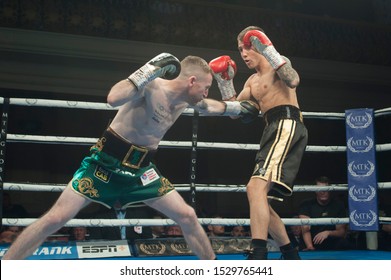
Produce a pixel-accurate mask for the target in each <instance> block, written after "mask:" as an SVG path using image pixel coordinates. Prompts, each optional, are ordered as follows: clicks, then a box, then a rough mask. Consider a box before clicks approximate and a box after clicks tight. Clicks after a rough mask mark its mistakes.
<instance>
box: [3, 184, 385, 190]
mask: <svg viewBox="0 0 391 280" xmlns="http://www.w3.org/2000/svg"><path fill="white" fill-rule="evenodd" d="M195 186H196V189H197V191H201V192H245V191H246V186H245V185H222V184H195ZM65 187H66V185H65V184H33V183H11V182H4V183H3V188H4V190H9V191H39V192H41V191H45V192H62V191H63V190H64V189H65ZM174 187H175V189H176V190H177V191H190V187H189V184H174ZM378 189H391V182H379V183H378ZM347 190H348V186H347V185H346V184H341V185H330V186H316V185H296V186H294V187H293V191H294V192H318V191H347Z"/></svg>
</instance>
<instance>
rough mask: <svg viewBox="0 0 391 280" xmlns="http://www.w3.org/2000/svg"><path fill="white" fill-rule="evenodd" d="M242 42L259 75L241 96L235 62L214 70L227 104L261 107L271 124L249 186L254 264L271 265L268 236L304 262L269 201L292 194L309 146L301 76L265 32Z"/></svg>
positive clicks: (219, 63) (216, 64) (215, 63)
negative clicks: (300, 99) (299, 91)
mask: <svg viewBox="0 0 391 280" xmlns="http://www.w3.org/2000/svg"><path fill="white" fill-rule="evenodd" d="M237 41H238V49H239V52H240V55H241V57H242V59H243V61H244V63H245V64H246V65H247V67H248V68H249V69H254V70H255V71H256V73H254V74H253V75H251V76H250V77H249V78H248V79H247V81H246V83H245V84H244V87H243V89H242V91H241V92H240V93H239V95H238V96H236V91H235V88H234V86H233V77H234V74H235V72H236V64H235V62H234V61H233V60H232V59H231V58H230V57H229V56H221V57H218V58H216V59H214V60H212V61H211V62H209V65H210V66H211V68H212V70H213V72H214V77H215V79H216V81H217V83H218V86H219V89H220V92H221V95H222V99H223V100H230V101H233V100H238V101H243V100H248V101H251V102H255V103H256V104H257V105H258V106H259V108H260V111H261V112H262V115H263V118H264V120H265V122H266V127H265V130H264V132H263V135H262V138H261V142H260V150H259V152H258V153H257V156H256V162H255V163H256V164H255V168H254V171H253V174H252V176H251V178H250V180H249V182H248V184H247V197H248V201H249V204H250V225H251V236H252V242H251V248H250V250H249V252H248V259H267V253H268V252H267V247H266V245H267V237H268V234H270V235H271V236H272V237H273V239H274V240H275V241H276V243H277V244H278V245H279V246H280V250H281V252H282V257H283V258H284V259H300V256H299V254H298V250H297V248H293V247H292V246H291V243H290V240H289V238H288V234H287V232H286V229H285V225H284V224H283V222H282V220H281V218H280V217H279V216H278V214H277V213H276V212H275V211H274V210H273V208H272V207H271V206H270V204H269V200H268V198H269V199H270V198H272V199H277V200H282V197H283V196H289V195H291V194H292V187H293V182H294V180H295V177H296V175H297V172H298V170H299V166H300V162H301V159H302V156H303V153H304V151H305V147H306V145H307V138H308V136H307V129H306V128H305V126H304V124H303V118H302V115H301V112H300V109H299V104H298V101H297V96H296V87H297V86H298V85H299V82H300V79H299V75H298V73H297V72H296V71H295V70H294V69H293V68H292V65H291V62H290V61H289V59H288V58H286V57H283V56H281V55H280V54H279V53H278V52H277V51H276V49H275V48H274V46H273V44H272V42H271V41H270V39H269V38H268V37H267V36H266V34H265V33H264V31H263V30H262V29H261V28H260V27H257V26H249V27H247V28H245V29H244V30H242V31H241V32H240V33H239V35H238V37H237Z"/></svg>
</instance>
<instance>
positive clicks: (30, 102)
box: [0, 97, 391, 119]
mask: <svg viewBox="0 0 391 280" xmlns="http://www.w3.org/2000/svg"><path fill="white" fill-rule="evenodd" d="M3 103H4V98H3V97H0V104H3ZM10 105H18V106H40V107H59V108H78V109H96V110H117V108H115V107H112V106H110V105H109V104H107V103H99V102H85V101H67V100H51V99H32V98H10ZM193 113H194V110H193V109H191V108H187V109H186V110H185V111H184V112H183V114H184V115H189V116H192V115H193ZM374 114H375V116H377V115H386V114H387V115H388V114H391V107H389V108H384V109H380V110H376V111H375V113H374ZM200 116H202V115H200ZM303 116H304V117H307V118H330V119H344V118H345V113H324V112H303Z"/></svg>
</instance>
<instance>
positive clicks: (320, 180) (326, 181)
mask: <svg viewBox="0 0 391 280" xmlns="http://www.w3.org/2000/svg"><path fill="white" fill-rule="evenodd" d="M315 182H316V183H323V184H327V185H329V184H330V179H329V177H326V176H320V177H318V178H316V180H315Z"/></svg>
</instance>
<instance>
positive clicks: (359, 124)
mask: <svg viewBox="0 0 391 280" xmlns="http://www.w3.org/2000/svg"><path fill="white" fill-rule="evenodd" d="M345 122H346V146H347V149H346V152H347V165H348V166H347V169H348V197H349V218H350V219H349V226H350V229H351V230H357V231H366V234H367V235H369V234H370V233H369V232H377V231H378V230H379V215H378V197H377V188H378V184H377V175H376V170H377V169H376V141H375V137H374V113H373V109H368V108H366V109H352V110H346V111H345ZM368 237H369V236H368ZM373 237H374V236H373V234H371V238H367V240H370V241H371V242H367V247H368V249H370V250H374V249H377V246H376V244H377V240H374V238H373ZM376 237H377V233H376ZM375 241H376V242H375ZM375 247H376V248H375Z"/></svg>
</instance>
